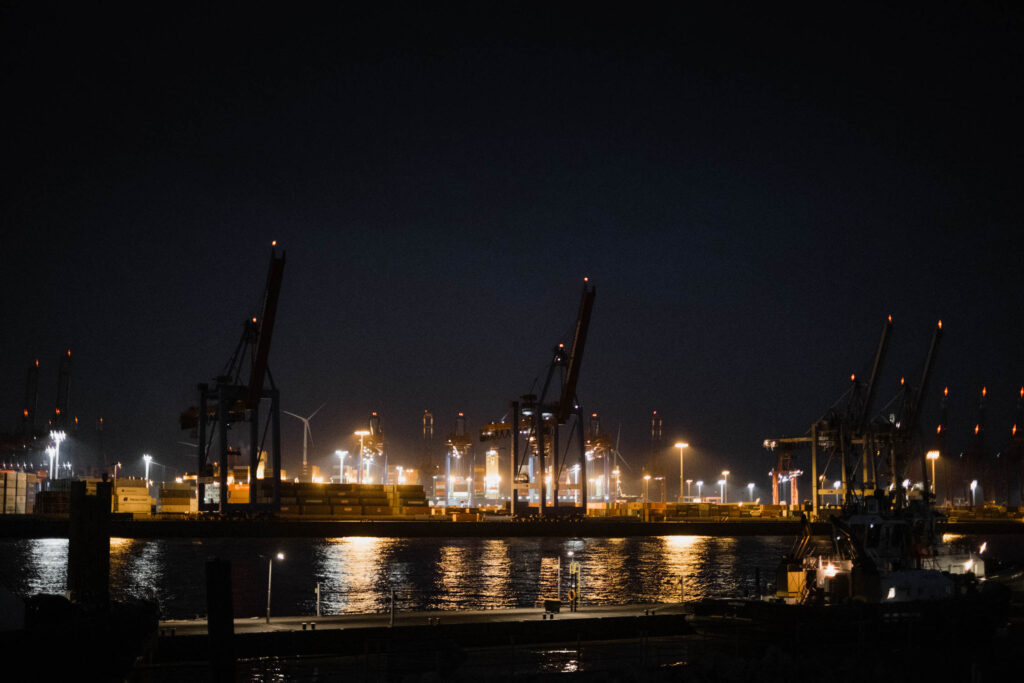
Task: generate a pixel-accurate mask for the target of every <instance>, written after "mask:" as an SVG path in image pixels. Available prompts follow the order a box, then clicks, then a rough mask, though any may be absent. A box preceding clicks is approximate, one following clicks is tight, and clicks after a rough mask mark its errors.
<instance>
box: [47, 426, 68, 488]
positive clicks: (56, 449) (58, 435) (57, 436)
mask: <svg viewBox="0 0 1024 683" xmlns="http://www.w3.org/2000/svg"><path fill="white" fill-rule="evenodd" d="M50 438H51V439H53V467H51V468H50V471H51V473H52V472H53V471H54V468H56V473H57V476H55V477H54V479H60V443H61V441H64V439H66V438H68V435H67V434H65V433H64V432H63V431H55V432H50Z"/></svg>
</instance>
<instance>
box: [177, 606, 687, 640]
mask: <svg viewBox="0 0 1024 683" xmlns="http://www.w3.org/2000/svg"><path fill="white" fill-rule="evenodd" d="M686 613H687V610H686V609H685V608H684V606H683V605H680V604H678V603H675V604H645V605H641V604H634V605H600V606H581V607H580V609H579V611H577V612H569V611H568V610H567V608H566V606H565V605H564V604H563V605H562V611H561V612H559V613H558V614H555V615H554V617H553V619H554V620H557V621H564V620H579V619H608V618H615V617H639V616H645V615H662V616H665V615H679V614H686ZM550 619H552V617H551V616H547V617H545V614H544V610H543V609H541V608H539V607H525V608H512V609H495V610H458V611H445V610H429V611H420V612H396V613H395V620H394V626H432V625H441V624H445V625H451V624H473V623H480V624H491V623H498V622H528V621H545V620H550ZM303 623H305V624H306V629H310V628H311V627H310V624H311V623H315V624H316V630H317V631H323V630H330V629H367V628H388V627H389V626H390V625H391V618H390V615H389V614H387V613H383V614H380V613H376V614H343V615H332V616H321V617H316V616H306V617H286V616H282V617H275V616H271V619H270V623H269V624H267V622H266V618H265V617H252V618H249V619H235V633H236V634H246V633H273V632H292V631H301V630H303V627H302V625H303ZM171 629H173V633H174V635H176V636H196V635H206V633H207V630H206V620H205V619H172V620H167V621H161V622H160V631H161V633H166V634H169V633H170V632H171V631H170V630H171Z"/></svg>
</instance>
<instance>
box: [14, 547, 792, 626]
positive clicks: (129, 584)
mask: <svg viewBox="0 0 1024 683" xmlns="http://www.w3.org/2000/svg"><path fill="white" fill-rule="evenodd" d="M790 545H791V539H790V538H786V537H771V538H758V537H741V538H714V537H708V536H665V537H645V538H611V539H602V538H586V539H554V538H505V539H477V538H463V539H406V538H362V537H353V538H328V539H208V540H202V541H199V540H183V539H159V540H132V539H111V543H110V550H111V555H110V573H111V593H112V595H113V596H114V597H115V598H124V597H140V598H146V599H155V600H157V601H158V602H159V603H160V606H161V609H162V612H163V614H164V617H165V618H183V617H193V616H195V615H197V614H204V613H205V612H206V607H205V584H206V582H205V575H204V563H205V562H206V560H208V559H210V558H212V557H220V558H223V559H228V560H230V561H231V563H232V587H233V595H232V599H233V602H234V607H235V613H236V616H256V615H260V614H262V613H263V611H264V609H265V607H266V579H267V562H268V558H270V557H273V556H274V555H275V554H276V553H277V552H283V553H284V555H285V559H284V560H283V561H276V560H275V562H274V579H273V596H272V600H273V604H272V611H273V613H275V614H302V615H306V614H313V613H314V612H315V609H316V607H315V592H314V589H315V586H316V584H317V582H318V581H319V582H320V584H321V603H320V608H321V613H322V614H325V615H326V614H340V613H360V612H373V611H379V610H383V609H385V608H386V607H387V605H388V595H389V592H390V591H391V590H392V589H394V590H395V593H396V601H397V606H398V608H399V609H493V608H501V607H517V606H518V607H526V606H532V605H533V604H535V603H536V601H537V600H539V599H542V598H545V597H553V596H554V595H555V594H556V590H557V588H556V586H557V585H558V580H559V577H560V578H561V585H560V588H561V595H562V597H563V598H564V597H565V596H566V594H567V592H568V588H569V567H568V563H569V554H568V553H569V551H572V552H573V553H574V557H573V559H575V560H576V561H578V562H579V563H580V564H581V569H582V572H581V574H582V590H581V599H582V602H583V603H584V604H621V603H624V602H675V601H678V600H679V599H680V597H681V596H682V595H684V594H685V597H686V599H688V600H693V599H699V598H702V597H708V596H715V595H719V596H721V595H735V594H736V593H738V592H741V591H742V590H743V589H745V588H746V589H752V588H753V579H754V568H755V567H758V568H760V570H761V574H762V578H763V579H764V580H766V581H770V580H772V578H773V575H774V570H775V567H776V565H777V563H778V560H779V557H781V555H782V554H783V553H785V552H786V551H787V550H788V549H789V547H790ZM559 560H561V568H560V569H559ZM66 562H67V541H66V540H53V539H41V540H19V541H7V540H4V541H0V578H3V579H4V580H5V583H7V584H9V585H10V586H11V587H12V588H13V589H14V590H15V591H17V592H19V593H22V594H26V595H30V594H34V593H40V592H45V593H63V592H64V590H65V583H66V580H65V573H66V572H65V566H66Z"/></svg>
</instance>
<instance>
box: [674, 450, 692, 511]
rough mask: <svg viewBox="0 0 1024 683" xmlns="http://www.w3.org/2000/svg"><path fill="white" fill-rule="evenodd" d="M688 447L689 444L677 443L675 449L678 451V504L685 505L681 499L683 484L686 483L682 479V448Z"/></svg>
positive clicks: (682, 498)
mask: <svg viewBox="0 0 1024 683" xmlns="http://www.w3.org/2000/svg"><path fill="white" fill-rule="evenodd" d="M689 447H690V444H688V443H686V442H685V441H679V442H677V443H676V448H678V449H679V502H680V503H685V502H686V499H685V498H684V497H683V482H685V481H686V480H685V479H683V449H684V448H689Z"/></svg>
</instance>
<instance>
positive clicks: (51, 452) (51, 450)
mask: <svg viewBox="0 0 1024 683" xmlns="http://www.w3.org/2000/svg"><path fill="white" fill-rule="evenodd" d="M46 454H47V455H48V456H50V469H49V470H47V472H49V475H48V476H49V477H50V479H56V477H55V476H54V472H53V459H54V458H55V457H57V447H56V446H47V447H46Z"/></svg>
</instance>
